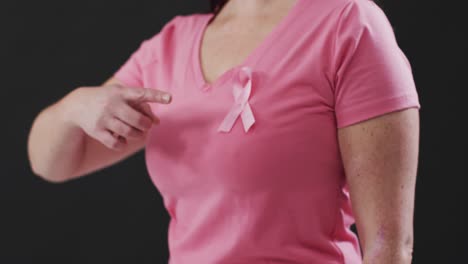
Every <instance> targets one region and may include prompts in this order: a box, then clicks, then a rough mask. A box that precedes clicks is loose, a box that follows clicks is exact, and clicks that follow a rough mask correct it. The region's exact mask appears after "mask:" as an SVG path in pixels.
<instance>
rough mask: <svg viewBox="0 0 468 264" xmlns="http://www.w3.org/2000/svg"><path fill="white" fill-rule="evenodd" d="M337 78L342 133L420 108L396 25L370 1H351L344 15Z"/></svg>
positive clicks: (336, 44)
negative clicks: (344, 130) (381, 117)
mask: <svg viewBox="0 0 468 264" xmlns="http://www.w3.org/2000/svg"><path fill="white" fill-rule="evenodd" d="M334 73H335V76H334V77H335V79H334V99H335V104H334V107H335V115H336V121H337V127H338V128H341V127H344V126H348V125H351V124H354V123H357V122H360V121H364V120H367V119H370V118H373V117H376V116H379V115H383V114H385V113H389V112H393V111H397V110H402V109H405V108H411V107H414V108H417V109H420V107H421V106H420V103H419V98H418V93H417V90H416V86H415V82H414V79H413V75H412V69H411V65H410V63H409V61H408V59H407V58H406V56H405V54H404V53H403V52H402V50H401V49H400V47H399V46H398V44H397V41H396V37H395V34H394V31H393V28H392V25H391V24H390V22H389V20H388V18H387V17H386V15H385V13H384V12H383V10H382V9H380V7H379V6H378V5H377V4H375V3H374V2H372V1H370V0H350V1H349V3H347V4H346V6H345V8H344V9H343V10H342V12H341V15H340V18H339V21H338V24H337V28H336V35H335V42H334Z"/></svg>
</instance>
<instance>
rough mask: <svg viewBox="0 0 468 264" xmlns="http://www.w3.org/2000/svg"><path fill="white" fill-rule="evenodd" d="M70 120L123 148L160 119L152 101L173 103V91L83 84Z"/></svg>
mask: <svg viewBox="0 0 468 264" xmlns="http://www.w3.org/2000/svg"><path fill="white" fill-rule="evenodd" d="M73 97H74V98H73V99H72V100H70V102H73V104H72V106H71V107H70V108H69V109H70V113H68V114H67V115H66V116H67V117H69V119H68V121H69V122H71V123H72V124H74V125H76V126H78V127H80V128H81V129H82V130H83V131H84V132H85V133H86V134H88V135H89V136H90V137H92V138H94V139H96V140H97V141H99V142H101V143H102V144H104V145H105V146H106V147H108V148H110V149H113V150H121V149H123V148H124V147H125V146H126V145H127V143H128V140H138V139H141V138H142V137H145V136H146V132H147V131H148V130H149V129H150V128H151V126H152V125H153V124H157V123H159V119H158V118H157V117H156V116H155V115H154V114H153V113H152V111H151V108H150V106H149V105H148V103H163V104H168V103H170V102H171V95H170V94H169V93H166V92H163V91H159V90H155V89H148V88H138V87H125V86H123V85H120V84H110V85H105V86H100V87H81V88H78V89H76V90H75V91H74V94H73Z"/></svg>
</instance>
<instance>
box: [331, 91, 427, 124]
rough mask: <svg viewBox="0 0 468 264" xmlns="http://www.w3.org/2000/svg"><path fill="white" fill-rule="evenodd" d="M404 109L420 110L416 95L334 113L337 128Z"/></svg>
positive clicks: (379, 101)
mask: <svg viewBox="0 0 468 264" xmlns="http://www.w3.org/2000/svg"><path fill="white" fill-rule="evenodd" d="M406 108H417V109H418V110H419V109H421V105H420V103H419V100H418V97H417V95H415V94H413V93H411V94H404V95H400V96H396V97H391V98H385V99H383V100H378V101H372V102H368V103H365V104H361V105H356V106H351V107H349V108H348V109H346V110H343V111H340V112H336V121H337V128H342V127H345V126H349V125H352V124H355V123H358V122H361V121H365V120H368V119H371V118H373V117H377V116H380V115H384V114H387V113H390V112H394V111H398V110H403V109H406Z"/></svg>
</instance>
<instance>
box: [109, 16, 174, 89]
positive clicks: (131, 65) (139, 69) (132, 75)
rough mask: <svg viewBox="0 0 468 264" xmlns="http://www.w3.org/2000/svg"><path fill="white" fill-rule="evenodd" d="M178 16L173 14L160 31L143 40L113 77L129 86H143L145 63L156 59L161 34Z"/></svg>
mask: <svg viewBox="0 0 468 264" xmlns="http://www.w3.org/2000/svg"><path fill="white" fill-rule="evenodd" d="M179 18H180V16H175V17H174V18H173V19H172V20H170V21H169V22H167V23H166V24H165V25H164V27H163V28H162V29H161V31H160V32H158V33H156V34H155V35H154V36H152V37H151V38H148V39H145V40H143V41H142V42H141V43H140V45H139V47H138V48H137V49H136V50H135V51H134V52H133V53H132V54H131V55H130V57H129V58H127V60H126V61H125V62H124V64H123V65H121V66H120V67H119V68H118V70H117V71H116V72H115V73H114V76H113V77H114V78H115V79H117V80H119V81H120V82H122V83H124V84H125V85H128V86H131V87H143V86H144V81H143V70H144V68H145V67H146V65H148V64H150V63H152V62H154V61H157V60H158V58H157V56H156V54H157V51H158V48H159V47H160V46H161V41H162V40H161V39H162V38H163V34H165V32H166V31H168V28H169V27H170V26H173V25H174V24H175V23H176V21H177V20H178V19H179Z"/></svg>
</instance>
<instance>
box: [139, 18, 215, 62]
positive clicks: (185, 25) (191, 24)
mask: <svg viewBox="0 0 468 264" xmlns="http://www.w3.org/2000/svg"><path fill="white" fill-rule="evenodd" d="M208 16H210V14H208V13H206V14H204V13H194V14H189V15H177V16H174V17H173V18H171V19H170V20H169V21H168V22H166V23H165V24H164V25H163V27H162V28H161V29H160V31H158V32H156V33H155V34H153V35H152V36H151V37H149V38H147V39H145V40H143V42H142V47H143V49H145V50H147V51H148V52H150V53H154V52H156V51H157V50H158V48H161V47H164V46H174V43H184V42H189V38H191V37H192V36H193V32H196V30H197V28H199V27H200V26H201V25H202V23H203V21H204V19H207V18H208Z"/></svg>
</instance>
